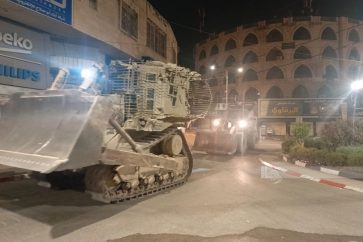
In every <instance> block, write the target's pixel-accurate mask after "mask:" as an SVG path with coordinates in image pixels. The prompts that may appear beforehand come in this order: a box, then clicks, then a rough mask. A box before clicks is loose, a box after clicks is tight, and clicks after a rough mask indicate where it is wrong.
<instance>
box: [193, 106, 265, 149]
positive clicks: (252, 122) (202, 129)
mask: <svg viewBox="0 0 363 242" xmlns="http://www.w3.org/2000/svg"><path fill="white" fill-rule="evenodd" d="M257 139H258V133H257V119H256V116H255V115H254V103H243V104H240V105H229V106H228V108H227V106H226V105H224V104H222V105H221V104H219V105H218V104H217V105H216V107H215V109H214V110H213V111H211V112H210V113H209V114H208V115H207V116H206V117H205V118H204V119H201V120H197V121H196V136H195V141H194V145H193V149H194V150H197V151H204V152H207V153H209V154H223V155H234V154H240V155H244V154H245V153H246V151H247V150H248V149H253V148H254V146H255V144H256V142H257Z"/></svg>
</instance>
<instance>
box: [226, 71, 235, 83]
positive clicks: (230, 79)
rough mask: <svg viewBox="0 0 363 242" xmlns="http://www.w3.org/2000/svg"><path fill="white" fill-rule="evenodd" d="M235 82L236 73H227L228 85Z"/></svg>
mask: <svg viewBox="0 0 363 242" xmlns="http://www.w3.org/2000/svg"><path fill="white" fill-rule="evenodd" d="M235 82H236V73H235V72H234V71H229V72H228V83H235Z"/></svg>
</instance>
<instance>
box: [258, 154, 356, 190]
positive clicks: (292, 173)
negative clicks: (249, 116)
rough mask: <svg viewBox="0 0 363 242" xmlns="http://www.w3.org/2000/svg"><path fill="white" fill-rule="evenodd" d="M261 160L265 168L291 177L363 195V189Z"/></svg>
mask: <svg viewBox="0 0 363 242" xmlns="http://www.w3.org/2000/svg"><path fill="white" fill-rule="evenodd" d="M259 160H260V162H261V163H262V164H263V165H264V166H267V167H270V168H272V169H274V170H278V171H281V172H283V173H286V174H287V175H290V176H295V177H298V178H304V179H307V180H310V181H314V182H318V183H322V184H325V185H328V186H332V187H336V188H340V189H346V190H351V191H355V192H360V193H363V188H360V187H353V186H349V185H346V184H343V183H339V182H335V181H331V180H328V179H321V178H315V177H312V176H309V175H304V174H302V173H299V172H295V171H293V170H289V169H286V168H283V167H279V166H275V165H272V164H270V163H268V162H266V161H264V160H262V159H259Z"/></svg>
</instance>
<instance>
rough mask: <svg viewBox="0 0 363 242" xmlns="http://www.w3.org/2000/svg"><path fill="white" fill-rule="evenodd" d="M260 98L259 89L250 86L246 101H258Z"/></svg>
mask: <svg viewBox="0 0 363 242" xmlns="http://www.w3.org/2000/svg"><path fill="white" fill-rule="evenodd" d="M259 98H260V93H259V92H258V91H257V89H255V88H253V87H250V89H248V91H247V92H246V95H245V101H247V102H256V101H257V100H258V99H259Z"/></svg>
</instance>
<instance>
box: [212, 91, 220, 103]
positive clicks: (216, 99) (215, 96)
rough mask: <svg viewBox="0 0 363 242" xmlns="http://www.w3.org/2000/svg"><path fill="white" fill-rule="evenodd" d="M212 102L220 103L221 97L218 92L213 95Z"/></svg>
mask: <svg viewBox="0 0 363 242" xmlns="http://www.w3.org/2000/svg"><path fill="white" fill-rule="evenodd" d="M213 101H214V103H221V102H222V95H221V93H220V92H216V93H214V96H213Z"/></svg>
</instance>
